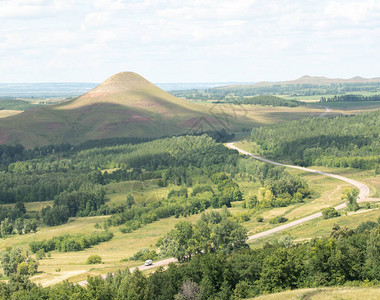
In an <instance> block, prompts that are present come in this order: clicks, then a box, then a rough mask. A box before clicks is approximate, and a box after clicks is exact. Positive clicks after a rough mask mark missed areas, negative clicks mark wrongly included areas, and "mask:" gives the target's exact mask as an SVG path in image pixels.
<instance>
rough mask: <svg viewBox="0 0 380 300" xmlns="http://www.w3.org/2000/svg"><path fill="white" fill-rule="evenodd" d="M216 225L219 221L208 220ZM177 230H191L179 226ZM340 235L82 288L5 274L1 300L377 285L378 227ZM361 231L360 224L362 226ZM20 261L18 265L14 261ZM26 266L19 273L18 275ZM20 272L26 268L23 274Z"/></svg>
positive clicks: (234, 295)
mask: <svg viewBox="0 0 380 300" xmlns="http://www.w3.org/2000/svg"><path fill="white" fill-rule="evenodd" d="M206 218H207V219H209V221H210V223H209V224H217V222H219V220H220V218H223V217H222V216H220V215H218V214H212V215H209V216H207V217H206ZM180 227H181V232H184V233H187V234H189V228H190V227H188V226H187V225H185V224H181V226H180ZM334 227H335V229H333V231H336V232H337V231H340V232H341V233H340V234H334V235H333V236H331V237H328V238H315V239H313V240H311V241H307V242H303V243H299V244H295V243H291V242H290V241H291V239H290V238H289V237H288V236H284V237H283V238H282V239H281V241H279V243H274V244H266V245H265V246H264V247H263V248H259V249H250V248H248V247H247V248H239V249H236V250H234V251H232V252H229V253H228V254H223V253H222V252H220V251H217V252H209V253H202V254H197V255H194V256H193V257H192V259H191V261H190V262H188V263H184V264H170V265H169V267H168V268H167V269H165V270H164V269H163V268H162V267H161V268H158V270H156V271H155V272H154V273H152V274H150V275H149V276H146V275H144V274H143V273H141V272H140V271H139V270H138V269H136V271H134V272H133V273H132V274H131V273H130V272H129V270H128V269H126V270H124V271H117V272H115V273H114V274H109V275H108V276H107V277H106V278H104V279H103V278H101V277H100V276H98V277H88V279H87V281H88V284H87V286H86V287H82V286H80V285H75V284H72V283H69V282H67V281H66V282H63V283H61V284H58V285H56V286H53V287H48V288H44V287H42V286H37V285H35V284H33V283H31V282H30V281H29V280H28V279H27V277H26V276H23V275H21V274H17V268H15V269H14V270H15V271H14V275H10V280H9V283H7V284H6V283H0V298H4V299H18V300H23V299H107V300H108V299H110V300H112V299H147V300H148V299H159V300H164V299H242V298H253V297H255V296H258V295H261V294H268V293H273V292H278V291H283V290H290V289H299V288H310V287H319V286H336V285H348V286H356V285H366V286H372V285H376V284H378V280H379V274H380V271H379V270H380V255H379V253H380V231H379V227H378V225H377V227H374V228H372V229H369V230H364V231H361V230H358V229H355V230H349V229H347V230H346V229H343V228H340V229H339V228H337V226H334ZM361 227H362V226H361ZM19 261H20V262H22V261H23V260H19ZM23 269H24V265H22V266H20V267H19V270H20V272H21V273H23V272H25V271H22V270H23ZM25 270H26V268H25Z"/></svg>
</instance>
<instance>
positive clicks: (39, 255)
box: [36, 249, 46, 260]
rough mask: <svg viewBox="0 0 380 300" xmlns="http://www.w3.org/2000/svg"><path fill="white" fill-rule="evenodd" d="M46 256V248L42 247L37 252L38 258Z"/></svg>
mask: <svg viewBox="0 0 380 300" xmlns="http://www.w3.org/2000/svg"><path fill="white" fill-rule="evenodd" d="M44 257H46V255H45V251H44V249H40V250H38V251H37V252H36V259H37V260H40V259H43V258H44Z"/></svg>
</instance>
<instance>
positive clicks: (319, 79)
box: [220, 75, 380, 89]
mask: <svg viewBox="0 0 380 300" xmlns="http://www.w3.org/2000/svg"><path fill="white" fill-rule="evenodd" d="M371 82H380V77H376V78H363V77H360V76H356V77H352V78H349V79H342V78H327V77H323V76H309V75H305V76H302V77H300V78H298V79H295V80H289V81H278V82H266V81H263V82H258V83H255V84H244V85H226V86H224V87H220V89H224V88H237V87H241V88H250V87H264V86H273V85H297V84H310V85H331V84H340V83H342V84H343V83H371Z"/></svg>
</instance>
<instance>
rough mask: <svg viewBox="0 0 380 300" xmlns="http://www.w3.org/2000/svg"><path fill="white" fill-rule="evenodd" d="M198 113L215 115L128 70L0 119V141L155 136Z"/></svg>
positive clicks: (186, 126)
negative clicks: (72, 95) (76, 94)
mask: <svg viewBox="0 0 380 300" xmlns="http://www.w3.org/2000/svg"><path fill="white" fill-rule="evenodd" d="M201 118H204V119H203V120H207V122H206V123H207V125H209V127H212V128H204V130H210V129H213V128H218V126H219V127H220V125H219V124H218V120H217V118H215V116H214V115H213V114H212V113H210V112H204V109H203V107H201V106H198V105H197V104H193V103H189V102H186V101H185V100H182V99H178V98H176V97H174V96H172V95H170V94H168V93H166V92H164V91H163V90H161V89H159V88H158V87H156V86H155V85H154V84H152V83H150V82H149V81H147V80H146V79H144V78H143V77H141V76H139V75H138V74H135V73H132V72H123V73H119V74H116V75H114V76H112V77H111V78H109V79H108V80H106V81H105V82H103V83H102V84H100V85H99V86H97V87H96V88H94V89H93V90H91V91H89V92H87V93H86V94H84V95H83V96H80V97H78V98H76V99H73V100H71V101H69V102H65V103H63V104H59V105H52V106H49V107H43V108H36V109H33V110H29V111H26V112H24V113H22V114H20V115H18V116H14V117H10V118H7V119H4V120H0V143H9V144H14V143H21V144H23V145H24V146H26V147H32V146H36V145H43V144H57V143H65V142H69V143H73V144H75V143H79V142H81V141H83V140H88V139H99V138H109V137H120V136H140V137H159V136H163V135H172V134H181V133H186V132H188V131H189V130H190V129H191V128H192V126H194V125H195V124H196V123H197V122H198V121H199V120H200V119H201Z"/></svg>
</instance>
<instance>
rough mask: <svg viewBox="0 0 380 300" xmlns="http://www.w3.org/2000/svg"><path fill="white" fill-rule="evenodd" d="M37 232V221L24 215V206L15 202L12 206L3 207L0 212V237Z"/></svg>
mask: <svg viewBox="0 0 380 300" xmlns="http://www.w3.org/2000/svg"><path fill="white" fill-rule="evenodd" d="M31 231H34V232H36V231H37V220H36V219H35V218H33V217H32V216H30V215H29V214H27V213H26V209H25V205H24V203H22V202H17V203H16V204H15V205H14V206H4V207H2V208H1V210H0V237H2V238H6V237H7V236H9V235H11V234H15V233H18V234H20V235H21V234H27V233H29V232H31Z"/></svg>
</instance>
